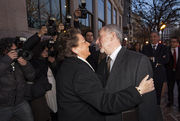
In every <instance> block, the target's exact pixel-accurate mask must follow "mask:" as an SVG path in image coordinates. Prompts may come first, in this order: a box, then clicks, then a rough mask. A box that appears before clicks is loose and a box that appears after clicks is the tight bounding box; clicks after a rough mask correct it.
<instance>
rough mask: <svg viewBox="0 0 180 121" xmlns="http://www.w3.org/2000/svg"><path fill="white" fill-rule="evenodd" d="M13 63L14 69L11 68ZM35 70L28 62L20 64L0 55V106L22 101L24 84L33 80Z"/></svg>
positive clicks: (12, 104)
mask: <svg viewBox="0 0 180 121" xmlns="http://www.w3.org/2000/svg"><path fill="white" fill-rule="evenodd" d="M13 64H14V66H15V70H14V71H13V70H12V65H13ZM34 77H35V71H34V69H33V67H32V66H31V64H30V63H29V62H28V63H27V65H26V66H21V65H20V64H19V63H18V62H13V60H12V59H11V58H10V57H9V56H7V55H5V56H1V57H0V106H14V105H17V104H19V103H21V102H22V101H24V92H25V89H26V88H25V85H26V80H27V81H33V80H34Z"/></svg>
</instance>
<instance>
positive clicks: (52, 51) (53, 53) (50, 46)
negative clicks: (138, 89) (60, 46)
mask: <svg viewBox="0 0 180 121" xmlns="http://www.w3.org/2000/svg"><path fill="white" fill-rule="evenodd" d="M56 55H57V51H55V42H54V41H53V40H49V42H48V56H51V57H55V56H56Z"/></svg>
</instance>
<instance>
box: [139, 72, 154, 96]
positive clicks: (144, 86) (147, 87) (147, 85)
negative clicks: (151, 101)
mask: <svg viewBox="0 0 180 121" xmlns="http://www.w3.org/2000/svg"><path fill="white" fill-rule="evenodd" d="M148 78H149V75H147V76H146V77H145V78H144V79H143V80H142V81H141V83H140V84H139V86H138V87H136V89H137V90H138V91H139V93H140V94H141V95H143V94H145V93H148V92H151V91H153V90H154V81H153V79H152V78H150V79H148Z"/></svg>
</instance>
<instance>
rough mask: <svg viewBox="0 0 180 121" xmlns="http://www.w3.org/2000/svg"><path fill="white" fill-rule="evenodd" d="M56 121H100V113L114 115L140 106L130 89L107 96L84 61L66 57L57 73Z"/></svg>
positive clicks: (102, 119)
mask: <svg viewBox="0 0 180 121" xmlns="http://www.w3.org/2000/svg"><path fill="white" fill-rule="evenodd" d="M56 81H57V101H58V118H59V121H104V120H105V118H104V113H117V112H121V111H122V110H126V109H129V108H132V107H134V106H136V105H137V104H139V103H141V96H140V94H139V93H138V91H137V90H136V89H135V88H134V87H129V88H127V89H126V90H123V91H118V90H117V92H115V93H113V94H112V93H110V92H109V91H108V90H106V89H103V88H102V84H101V81H100V80H99V79H98V77H97V75H96V73H94V71H93V70H92V69H91V68H90V66H89V65H88V64H87V63H85V62H84V61H82V60H80V59H78V58H75V57H72V58H67V59H65V60H64V62H63V63H62V65H61V67H60V69H59V70H58V73H57V77H56Z"/></svg>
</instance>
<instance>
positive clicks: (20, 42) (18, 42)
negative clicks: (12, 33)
mask: <svg viewBox="0 0 180 121" xmlns="http://www.w3.org/2000/svg"><path fill="white" fill-rule="evenodd" d="M26 40H27V38H26V37H16V39H15V41H14V44H15V45H16V46H17V48H22V47H23V44H24V42H25V41H26Z"/></svg>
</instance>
